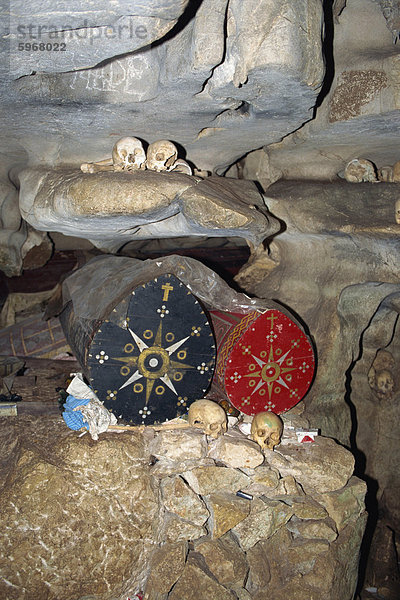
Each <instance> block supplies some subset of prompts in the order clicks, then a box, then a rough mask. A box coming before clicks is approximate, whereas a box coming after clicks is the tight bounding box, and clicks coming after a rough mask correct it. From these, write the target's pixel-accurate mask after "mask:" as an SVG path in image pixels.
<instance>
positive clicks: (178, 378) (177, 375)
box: [172, 371, 183, 381]
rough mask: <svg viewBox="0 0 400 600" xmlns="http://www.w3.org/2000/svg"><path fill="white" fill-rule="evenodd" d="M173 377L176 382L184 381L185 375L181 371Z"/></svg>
mask: <svg viewBox="0 0 400 600" xmlns="http://www.w3.org/2000/svg"><path fill="white" fill-rule="evenodd" d="M172 377H173V380H174V381H182V379H183V373H181V372H180V371H177V372H176V373H174V374H173V376H172Z"/></svg>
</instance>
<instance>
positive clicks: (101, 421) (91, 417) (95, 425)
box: [67, 373, 117, 440]
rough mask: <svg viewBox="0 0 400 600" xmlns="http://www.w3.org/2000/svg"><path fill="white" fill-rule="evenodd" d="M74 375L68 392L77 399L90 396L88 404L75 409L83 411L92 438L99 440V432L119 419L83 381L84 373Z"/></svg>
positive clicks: (84, 398) (105, 429) (102, 431)
mask: <svg viewBox="0 0 400 600" xmlns="http://www.w3.org/2000/svg"><path fill="white" fill-rule="evenodd" d="M74 375H75V377H74V378H73V380H72V381H71V383H70V385H69V386H68V388H67V392H68V394H70V395H71V396H73V397H74V398H77V399H82V400H86V399H87V398H90V402H89V403H88V404H83V405H81V406H77V407H76V408H74V410H79V411H80V412H81V413H82V416H83V420H84V421H85V422H86V423H87V424H88V426H89V433H90V436H91V438H92V440H98V439H99V434H100V433H104V432H105V431H107V429H108V428H109V426H110V425H116V423H117V419H116V417H115V415H113V414H112V413H111V412H110V411H108V410H107V409H106V407H105V406H104V405H103V403H102V402H100V400H99V399H98V398H97V396H96V394H95V393H94V392H93V390H92V389H91V388H90V387H89V386H88V385H87V384H86V383H85V382H84V381H83V375H82V373H74Z"/></svg>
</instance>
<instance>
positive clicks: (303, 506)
mask: <svg viewBox="0 0 400 600" xmlns="http://www.w3.org/2000/svg"><path fill="white" fill-rule="evenodd" d="M166 434H173V439H174V442H173V443H174V444H175V452H174V455H173V457H172V456H171V443H172V441H171V440H172V437H171V435H170V436H168V435H166ZM197 438H199V439H202V441H203V442H204V445H206V444H207V440H206V436H205V435H203V434H201V433H199V432H198V431H195V430H189V431H186V430H181V431H169V432H168V431H161V432H154V431H152V430H151V429H150V428H144V429H142V428H134V429H131V430H130V431H125V432H123V433H121V432H107V433H103V434H101V435H100V437H99V440H98V441H97V442H95V441H93V440H92V439H91V438H90V436H88V435H85V436H84V437H80V434H79V432H74V431H71V430H69V429H68V428H67V427H66V426H65V424H64V422H63V420H62V419H61V417H45V416H42V417H40V418H39V417H28V416H26V417H2V418H1V419H0V452H1V456H2V457H7V458H6V460H2V461H1V463H0V470H1V473H0V475H1V488H0V514H1V520H2V529H1V532H0V544H1V548H2V558H1V559H0V570H1V574H2V578H1V579H0V595H1V597H2V598H4V599H5V600H23V599H25V600H31V599H32V600H33V598H34V599H35V600H45V599H46V600H70V599H71V598H74V599H77V600H78V599H79V600H83V599H84V598H90V599H92V600H126V598H127V597H134V596H135V594H137V593H139V592H140V593H143V592H144V598H145V599H146V600H184V599H186V598H187V599H188V600H189V599H193V598H199V599H200V598H201V599H202V600H203V599H204V598H207V597H212V598H221V599H222V600H237V599H241V600H253V599H257V598H258V599H259V600H261V599H263V598H267V597H271V595H273V596H276V597H278V598H282V599H283V598H288V597H289V598H290V597H297V596H296V594H298V595H299V597H301V598H305V597H306V596H305V595H304V594H306V593H308V594H309V596H308V600H309V599H310V598H313V597H319V598H321V600H337V598H341V600H352V598H353V595H354V589H355V585H356V582H357V567H358V554H359V548H360V543H361V537H362V534H363V531H364V526H365V517H366V513H365V510H364V495H365V485H364V484H363V483H362V482H361V481H360V480H358V479H357V478H355V477H353V478H352V479H351V480H350V482H349V483H348V484H344V486H343V487H341V488H340V489H338V490H337V489H335V488H336V487H337V485H342V482H340V483H339V482H338V480H337V478H334V477H333V478H332V479H331V485H327V486H325V487H328V488H330V489H331V490H332V491H329V492H324V493H317V492H316V491H314V490H313V489H312V488H311V487H310V493H307V494H304V492H302V491H300V490H301V488H300V487H299V488H296V486H295V485H294V486H292V492H293V494H294V495H293V494H292V495H288V494H286V495H283V496H281V497H276V496H273V497H272V498H270V497H268V492H267V487H265V488H264V494H263V495H262V496H261V497H257V496H254V497H253V499H246V498H240V497H238V496H237V495H236V490H238V489H240V488H242V487H243V486H245V485H247V486H248V488H249V489H250V486H251V484H256V482H259V481H260V474H261V473H262V477H261V479H262V480H263V481H265V480H266V478H267V472H270V473H274V474H275V475H276V477H279V478H280V479H279V481H283V480H284V479H285V476H283V477H282V475H283V472H280V470H279V467H278V468H276V467H275V470H272V467H271V466H270V465H269V457H268V456H267V457H266V461H265V465H264V466H259V467H256V468H255V469H246V471H247V474H244V473H243V472H241V471H240V470H239V469H236V468H232V467H230V468H228V467H223V466H218V464H216V463H215V462H214V461H213V460H212V459H209V460H210V461H211V462H212V463H213V465H212V466H199V467H197V468H193V469H192V470H191V471H186V472H185V473H182V472H181V473H180V474H179V475H178V474H174V475H172V476H171V475H170V469H169V468H168V469H167V471H166V472H164V473H162V469H161V466H160V465H159V463H162V460H163V459H162V453H161V450H160V447H159V449H158V452H157V455H158V456H160V460H159V461H158V462H157V459H156V457H155V455H154V454H152V452H153V451H154V450H155V448H156V444H157V443H158V444H161V445H162V444H163V443H164V442H165V443H166V448H167V449H168V443H169V444H170V446H169V450H168V452H167V453H168V454H169V456H170V461H169V462H171V463H172V462H175V464H176V468H175V470H178V469H179V465H185V456H186V455H187V453H188V450H189V440H192V442H193V443H194V445H195V446H196V441H195V440H196V439H197ZM157 440H158V442H157ZM327 441H328V442H331V444H332V451H331V453H330V457H331V460H332V462H335V455H336V457H337V460H338V464H340V462H341V460H342V459H341V453H342V452H346V453H347V454H348V455H349V456H351V455H350V454H349V453H348V452H347V451H345V450H343V449H342V448H340V446H338V445H337V444H335V443H334V442H333V441H332V440H327ZM242 442H243V445H244V446H245V445H246V442H247V438H246V437H245V436H243V439H242ZM238 443H239V442H238ZM289 445H290V446H293V445H294V446H295V447H297V449H298V450H299V451H300V450H301V449H302V448H303V446H304V444H300V443H297V442H291V444H289ZM334 449H336V454H335V451H334ZM196 452H197V453H198V455H199V458H198V459H197V460H198V461H199V463H200V464H201V461H202V460H204V459H203V458H201V456H202V454H203V453H202V452H200V454H199V447H198V446H197V450H196ZM275 452H277V450H276V451H275ZM275 452H274V453H275ZM274 453H273V454H274ZM192 460H195V459H192ZM303 464H304V469H305V470H306V469H308V470H310V471H312V470H313V469H314V470H316V469H317V467H316V464H315V462H314V463H313V462H312V461H311V462H310V461H308V453H306V454H305V455H304V456H303ZM157 468H158V470H157V471H156V469H157ZM258 471H259V473H258ZM155 472H156V476H154V473H155ZM297 473H298V474H299V475H300V469H299V470H298V472H297ZM190 474H192V476H190ZM270 477H271V475H270ZM287 478H288V477H287V476H286V479H287ZM184 479H185V480H186V483H185V481H184ZM327 479H330V477H329V475H327ZM293 481H294V483H296V482H295V480H293ZM296 485H299V484H296ZM270 489H271V491H274V489H275V488H273V487H271V488H270ZM324 507H325V508H324ZM208 515H210V516H209V517H208ZM282 557H284V560H282ZM302 580H304V581H303V585H301V581H302ZM284 594H286V596H285V595H284ZM293 594H294V595H293Z"/></svg>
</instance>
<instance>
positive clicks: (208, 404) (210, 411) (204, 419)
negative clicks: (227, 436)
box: [189, 400, 227, 438]
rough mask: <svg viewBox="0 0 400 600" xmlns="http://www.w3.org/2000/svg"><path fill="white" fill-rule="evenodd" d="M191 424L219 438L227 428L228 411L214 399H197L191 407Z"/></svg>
mask: <svg viewBox="0 0 400 600" xmlns="http://www.w3.org/2000/svg"><path fill="white" fill-rule="evenodd" d="M189 424H190V425H191V426H192V427H196V428H197V429H201V430H202V431H203V432H204V433H205V434H206V435H209V436H211V437H213V438H217V437H219V436H220V435H221V434H222V433H225V432H226V430H227V417H226V412H225V411H224V409H223V408H222V406H219V404H217V403H216V402H213V401H212V400H196V402H193V404H191V405H190V408H189Z"/></svg>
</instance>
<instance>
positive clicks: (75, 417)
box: [62, 396, 90, 431]
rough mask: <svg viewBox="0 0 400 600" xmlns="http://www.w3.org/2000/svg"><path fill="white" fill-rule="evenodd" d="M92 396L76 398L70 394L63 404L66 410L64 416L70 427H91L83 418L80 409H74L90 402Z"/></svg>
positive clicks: (75, 428) (76, 428)
mask: <svg viewBox="0 0 400 600" xmlns="http://www.w3.org/2000/svg"><path fill="white" fill-rule="evenodd" d="M89 402H90V398H86V399H82V398H74V396H68V398H67V399H66V401H65V403H64V404H63V406H64V408H65V410H64V412H63V414H62V417H63V419H64V421H65V423H66V425H67V426H68V427H69V428H70V429H74V430H75V431H77V430H78V429H82V427H86V429H89V425H88V423H87V422H86V421H84V419H83V415H82V413H81V411H80V410H75V411H74V410H73V409H74V408H76V407H77V406H82V405H83V404H89Z"/></svg>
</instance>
